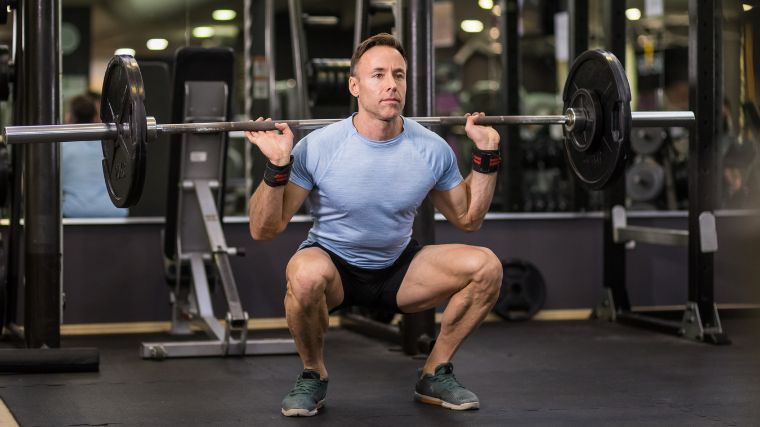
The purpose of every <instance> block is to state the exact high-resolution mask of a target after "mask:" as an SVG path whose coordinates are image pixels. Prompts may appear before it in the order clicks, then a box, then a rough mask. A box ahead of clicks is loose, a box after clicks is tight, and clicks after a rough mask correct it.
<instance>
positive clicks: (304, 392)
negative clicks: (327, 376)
mask: <svg viewBox="0 0 760 427" xmlns="http://www.w3.org/2000/svg"><path fill="white" fill-rule="evenodd" d="M326 395H327V380H321V379H319V372H318V371H313V370H311V369H304V371H303V372H301V375H299V376H298V379H296V385H295V386H293V389H292V390H290V393H288V395H287V396H285V398H284V399H282V415H285V416H286V417H311V416H313V415H317V412H318V411H319V409H320V408H321V407H322V406H324V404H325V396H326Z"/></svg>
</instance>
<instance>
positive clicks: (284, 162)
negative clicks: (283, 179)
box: [269, 155, 293, 167]
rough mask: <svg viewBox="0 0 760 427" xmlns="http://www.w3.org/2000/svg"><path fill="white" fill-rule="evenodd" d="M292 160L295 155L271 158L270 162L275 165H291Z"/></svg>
mask: <svg viewBox="0 0 760 427" xmlns="http://www.w3.org/2000/svg"><path fill="white" fill-rule="evenodd" d="M292 161H293V156H291V155H288V156H286V157H282V158H279V159H274V160H269V163H271V164H272V165H274V166H279V167H282V166H287V165H289V164H290V162H292Z"/></svg>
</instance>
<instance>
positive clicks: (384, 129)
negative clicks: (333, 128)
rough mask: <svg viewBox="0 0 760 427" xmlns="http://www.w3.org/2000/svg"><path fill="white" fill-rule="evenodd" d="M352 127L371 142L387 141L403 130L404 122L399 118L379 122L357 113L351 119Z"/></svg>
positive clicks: (364, 113) (365, 114)
mask: <svg viewBox="0 0 760 427" xmlns="http://www.w3.org/2000/svg"><path fill="white" fill-rule="evenodd" d="M353 123H354V127H355V128H356V131H357V132H359V133H360V134H361V135H362V136H364V137H365V138H368V139H371V140H373V141H387V140H389V139H393V138H395V137H396V136H398V135H399V134H400V133H401V131H402V130H403V128H404V121H403V119H401V117H400V116H396V117H395V118H394V119H392V120H380V119H377V118H374V117H372V116H370V115H369V114H367V113H366V112H364V111H359V112H358V113H356V115H355V116H354V117H353Z"/></svg>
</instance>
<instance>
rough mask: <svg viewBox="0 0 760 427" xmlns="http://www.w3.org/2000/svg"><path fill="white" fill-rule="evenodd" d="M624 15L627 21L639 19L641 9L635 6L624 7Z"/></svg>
mask: <svg viewBox="0 0 760 427" xmlns="http://www.w3.org/2000/svg"><path fill="white" fill-rule="evenodd" d="M625 17H626V18H628V20H629V21H638V20H639V19H641V11H640V10H639V9H636V8H635V7H632V8H630V9H626V10H625Z"/></svg>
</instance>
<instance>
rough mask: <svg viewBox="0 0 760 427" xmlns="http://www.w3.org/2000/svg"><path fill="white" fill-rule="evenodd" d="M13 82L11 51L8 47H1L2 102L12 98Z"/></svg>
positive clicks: (0, 82)
mask: <svg viewBox="0 0 760 427" xmlns="http://www.w3.org/2000/svg"><path fill="white" fill-rule="evenodd" d="M12 81H13V65H12V64H11V50H10V48H9V47H8V46H7V45H0V101H7V100H8V98H10V96H11V82H12Z"/></svg>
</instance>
